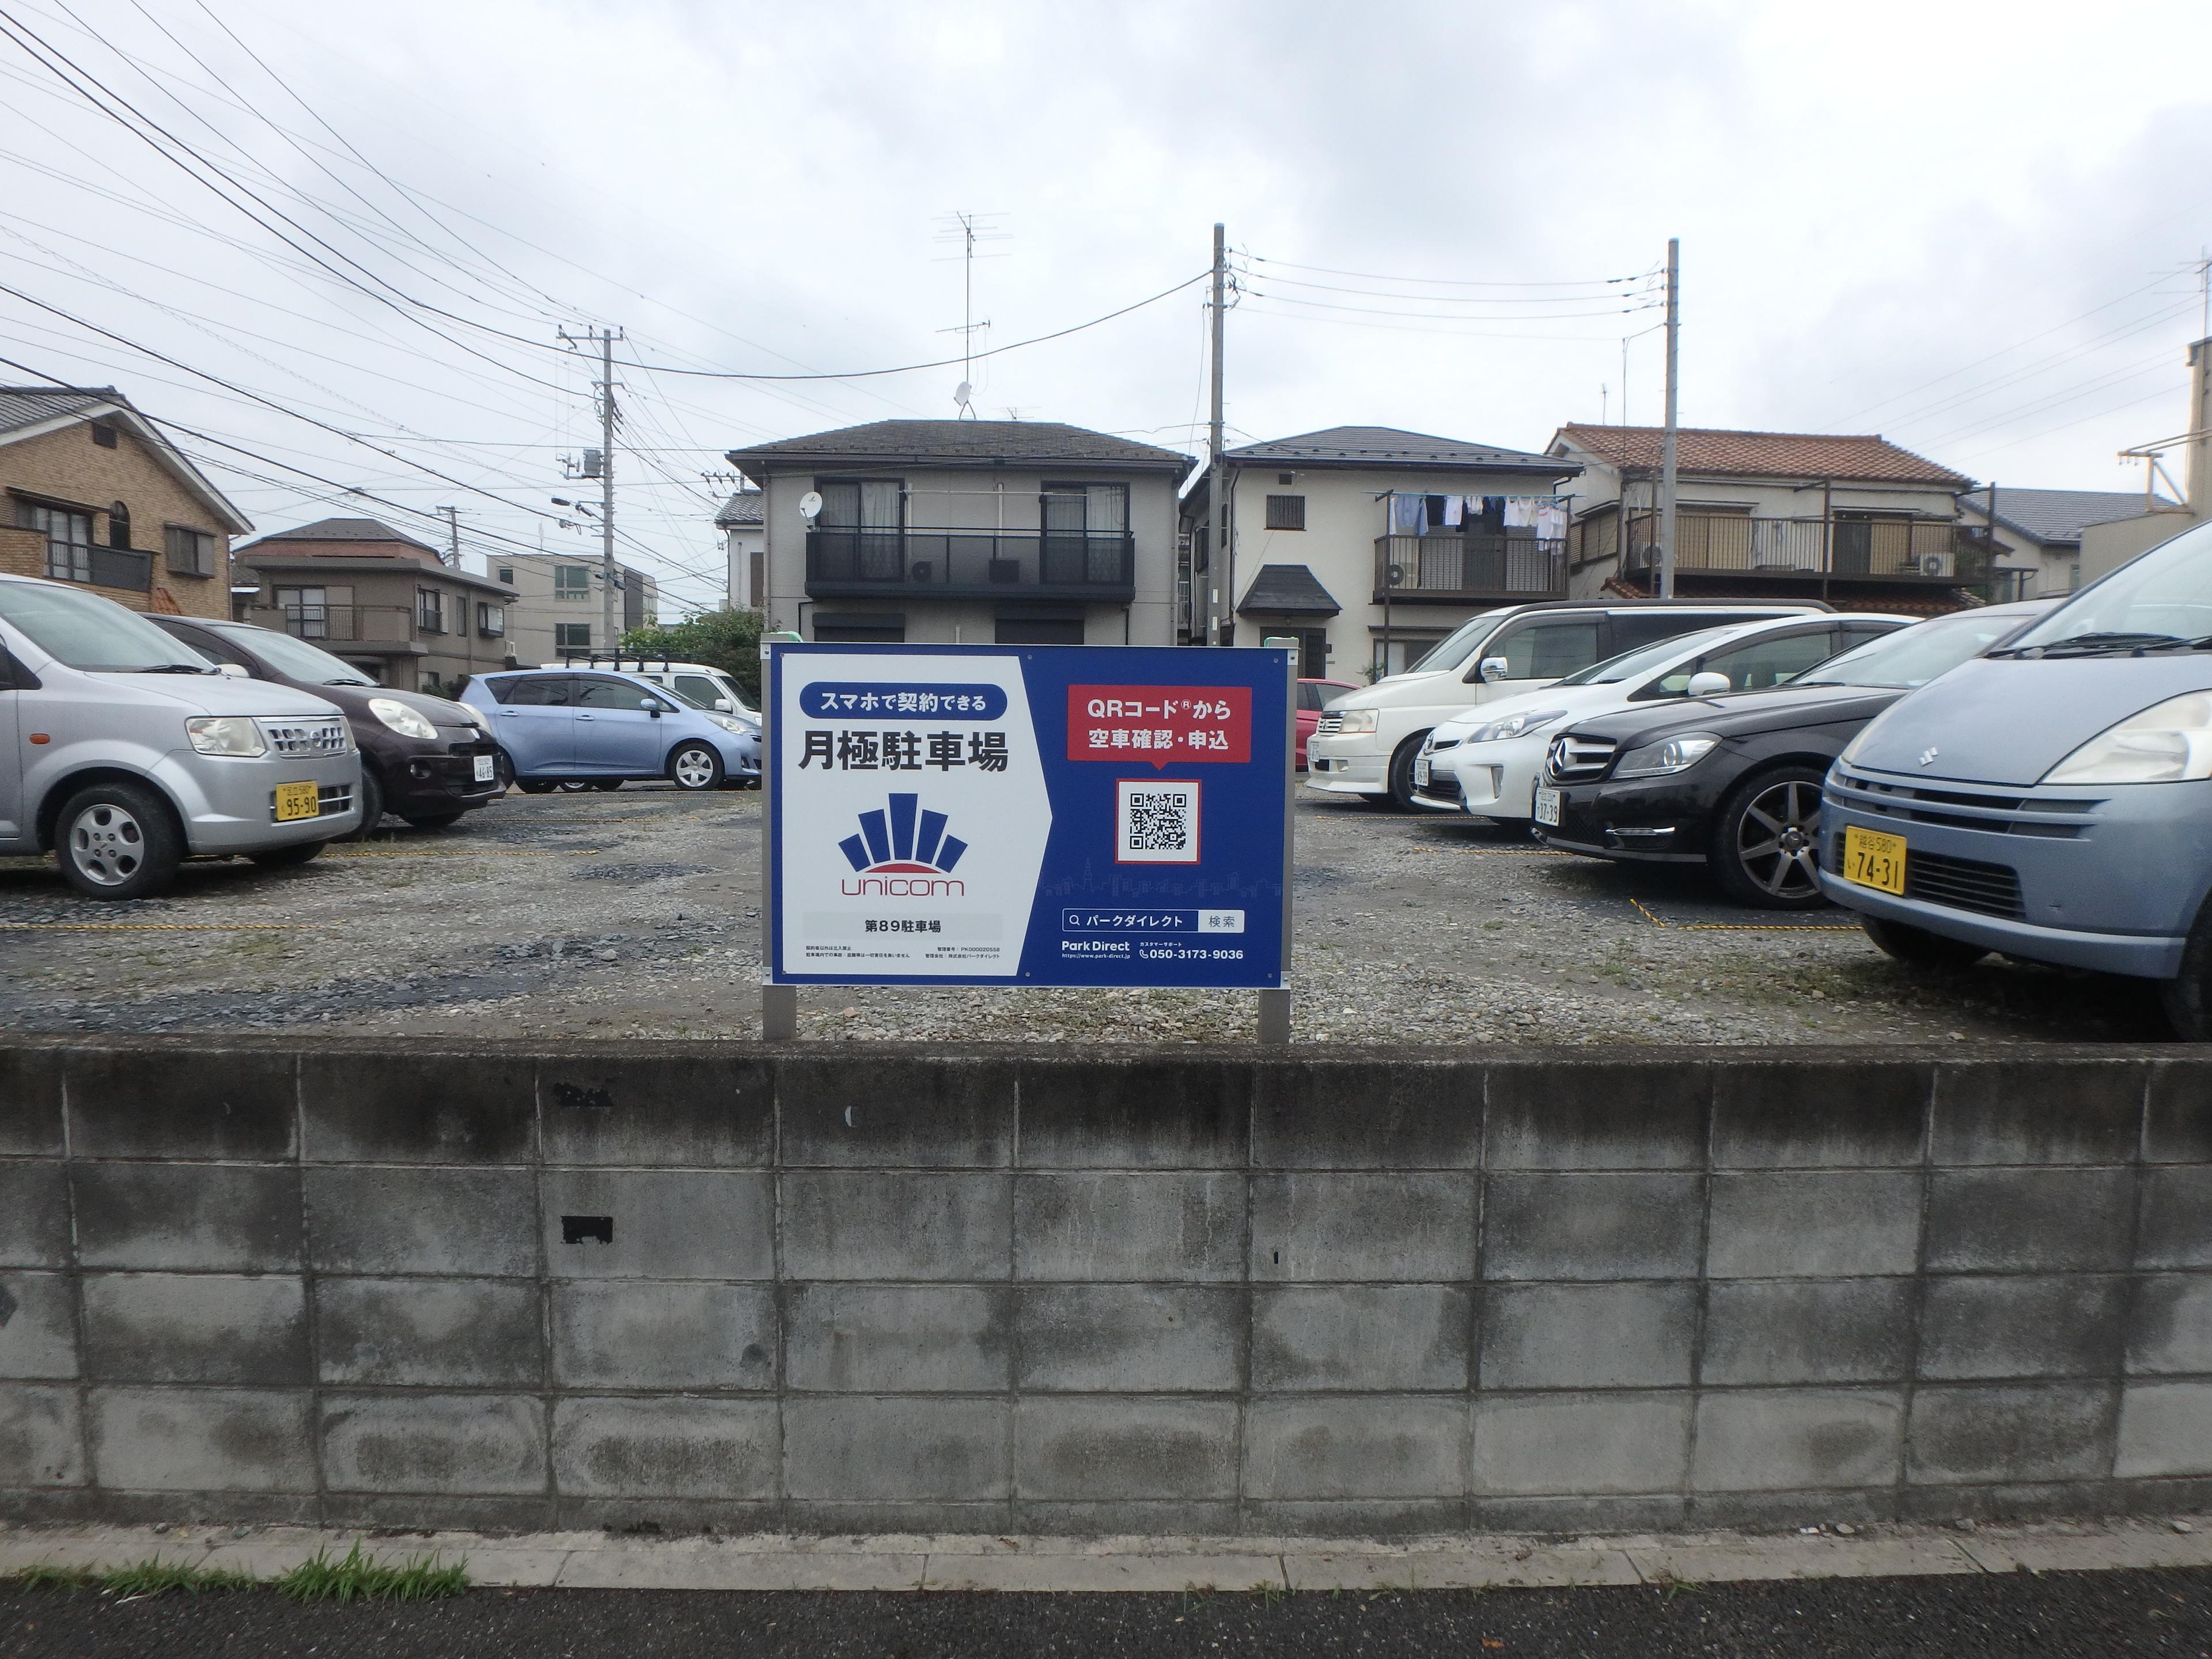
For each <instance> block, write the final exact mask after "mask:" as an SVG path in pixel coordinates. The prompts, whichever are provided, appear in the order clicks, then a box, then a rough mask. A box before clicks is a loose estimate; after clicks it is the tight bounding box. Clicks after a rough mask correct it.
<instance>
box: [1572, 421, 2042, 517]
mask: <svg viewBox="0 0 2212 1659" xmlns="http://www.w3.org/2000/svg"><path fill="white" fill-rule="evenodd" d="M1665 437H1666V429H1665V428H1662V427H1656V426H1583V425H1567V426H1563V427H1561V428H1559V432H1558V433H1557V435H1554V437H1553V440H1552V444H1553V448H1555V449H1556V448H1559V447H1562V446H1565V445H1571V446H1573V447H1575V448H1577V449H1579V450H1581V451H1583V453H1586V454H1591V455H1595V456H1597V457H1598V458H1599V459H1601V460H1603V461H1605V462H1606V463H1607V465H1612V466H1617V467H1618V466H1625V467H1626V468H1627V469H1628V470H1630V471H1638V472H1656V471H1657V470H1658V467H1659V449H1660V445H1661V442H1662V440H1664V438H1665ZM1674 464H1675V465H1676V467H1677V468H1678V469H1680V471H1682V472H1684V473H1689V474H1694V475H1697V476H1699V477H1732V478H1788V479H1791V480H1800V479H1807V478H1814V479H1818V478H1833V479H1835V480H1836V481H1837V482H1838V483H1844V482H1850V483H1917V484H1941V485H1942V486H1943V487H1944V488H1946V489H1966V488H1967V487H1968V486H1969V485H1971V484H1972V483H1973V480H1972V479H1971V478H1969V477H1966V476H1965V475H1964V474H1962V473H1957V472H1954V471H1951V469H1950V468H1948V467H1947V466H1938V465H1936V463H1935V462H1933V461H1931V460H1929V459H1926V458H1925V457H1923V456H1919V455H1916V454H1914V453H1912V452H1911V450H1909V449H1900V448H1899V447H1897V446H1896V445H1895V444H1893V443H1891V442H1890V441H1888V440H1887V439H1886V438H1884V437H1882V436H1881V435H1880V434H1879V433H1865V434H1852V433H1820V432H1730V431H1725V430H1723V429H1720V428H1711V427H1692V426H1686V427H1683V428H1680V430H1679V432H1678V433H1677V435H1676V445H1675V461H1674ZM1998 495H1999V497H2000V500H1999V501H1998V506H1999V507H2002V506H2003V501H2002V495H2003V491H2002V490H1999V491H1998Z"/></svg>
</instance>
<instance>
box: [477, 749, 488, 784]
mask: <svg viewBox="0 0 2212 1659" xmlns="http://www.w3.org/2000/svg"><path fill="white" fill-rule="evenodd" d="M491 775H492V772H491V757H490V756H489V755H478V756H477V782H478V783H489V782H490V781H491Z"/></svg>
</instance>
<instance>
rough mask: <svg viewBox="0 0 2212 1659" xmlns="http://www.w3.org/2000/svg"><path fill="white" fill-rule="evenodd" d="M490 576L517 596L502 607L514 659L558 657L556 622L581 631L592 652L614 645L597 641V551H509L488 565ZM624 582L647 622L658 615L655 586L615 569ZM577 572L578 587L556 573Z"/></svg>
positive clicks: (601, 622) (618, 608)
mask: <svg viewBox="0 0 2212 1659" xmlns="http://www.w3.org/2000/svg"><path fill="white" fill-rule="evenodd" d="M489 568H490V571H491V574H492V575H493V576H494V577H495V578H496V579H497V580H501V581H503V582H506V583H507V584H508V585H509V586H513V588H514V589H515V590H516V592H517V593H518V594H519V595H520V597H519V598H517V599H513V600H511V601H509V602H508V605H507V648H508V649H509V650H510V651H512V652H513V653H514V657H515V660H517V661H518V662H526V663H541V662H554V661H556V660H558V659H559V658H560V655H561V647H560V638H561V635H560V633H559V631H558V630H559V628H560V625H561V624H563V623H566V624H568V625H569V626H570V627H572V628H573V627H579V626H580V627H582V628H584V629H586V641H585V642H586V644H587V645H588V646H589V647H591V648H592V649H595V650H601V651H606V650H611V649H613V648H614V647H615V646H616V645H617V641H614V640H609V639H603V638H601V637H600V636H601V635H603V634H604V633H605V631H606V630H605V615H604V613H603V611H602V610H601V607H600V604H599V555H598V553H597V552H592V553H586V552H584V551H582V550H578V551H576V552H574V553H515V554H504V555H501V556H497V557H495V558H492V559H490V560H489ZM617 568H619V569H620V570H621V571H622V572H623V580H624V581H625V582H635V584H637V599H638V605H637V607H636V608H637V609H638V611H640V613H641V615H642V617H644V618H645V619H647V620H648V621H650V620H651V619H653V617H655V616H657V615H658V613H659V606H660V586H659V583H658V582H656V581H654V580H653V578H652V577H650V576H648V575H647V574H644V573H643V572H642V571H639V570H633V569H631V568H629V566H628V565H623V566H619V567H617ZM563 569H566V570H581V571H582V572H584V575H583V578H582V580H583V586H582V587H581V588H580V589H578V588H577V587H576V586H574V580H575V579H574V578H570V579H569V582H570V585H569V586H567V587H563V586H562V579H561V578H560V577H559V576H558V575H556V571H560V570H563ZM564 592H565V593H571V594H574V593H578V592H580V594H581V597H580V598H568V599H564V598H562V597H560V595H561V594H562V593H564ZM625 597H626V596H625V595H623V594H617V595H616V596H615V618H616V620H615V626H616V628H617V630H619V629H623V627H625V626H626V625H627V624H626V623H624V622H623V615H624V612H623V599H624V598H625Z"/></svg>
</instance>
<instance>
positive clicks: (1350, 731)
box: [1336, 708, 1381, 735]
mask: <svg viewBox="0 0 2212 1659" xmlns="http://www.w3.org/2000/svg"><path fill="white" fill-rule="evenodd" d="M1379 714H1381V711H1380V710H1379V709H1374V708H1347V709H1346V710H1345V711H1344V712H1343V713H1342V714H1339V715H1338V716H1337V717H1336V718H1337V721H1338V725H1337V728H1336V729H1337V730H1338V731H1340V732H1344V733H1346V734H1347V735H1354V734H1357V733H1358V732H1372V731H1373V730H1374V729H1375V722H1376V719H1377V717H1378V716H1379Z"/></svg>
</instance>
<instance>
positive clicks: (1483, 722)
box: [1413, 611, 1913, 823]
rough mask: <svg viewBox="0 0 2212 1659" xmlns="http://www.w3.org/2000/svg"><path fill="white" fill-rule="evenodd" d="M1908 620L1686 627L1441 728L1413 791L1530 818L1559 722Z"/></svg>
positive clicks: (1851, 640) (1784, 673) (1783, 663)
mask: <svg viewBox="0 0 2212 1659" xmlns="http://www.w3.org/2000/svg"><path fill="white" fill-rule="evenodd" d="M1912 620H1913V618H1911V617H1893V616H1888V615H1886V614H1882V613H1878V612H1873V611H1853V612H1831V613H1828V614H1826V615H1823V616H1813V617H1775V618H1772V619H1771V620H1768V621H1765V622H1754V623H1733V624H1731V625H1729V627H1726V628H1709V629H1705V631H1704V632H1702V633H1698V634H1685V635H1680V636H1679V637H1677V638H1675V639H1671V640H1662V641H1660V642H1659V643H1658V644H1656V645H1650V646H1645V647H1643V648H1642V649H1640V650H1637V651H1630V652H1627V653H1624V654H1623V655H1620V656H1618V657H1614V658H1612V659H1609V660H1607V661H1605V662H1601V663H1595V664H1593V665H1590V666H1589V667H1588V668H1585V669H1583V671H1581V672H1580V673H1577V674H1570V675H1568V676H1567V678H1565V679H1563V680H1559V681H1557V682H1555V683H1554V684H1551V685H1547V686H1546V687H1545V688H1544V689H1543V690H1541V691H1530V692H1526V693H1524V694H1523V695H1522V696H1517V697H1510V698H1507V699H1505V700H1504V701H1503V702H1492V703H1485V704H1484V705H1483V706H1482V707H1481V708H1471V709H1469V710H1468V712H1467V713H1466V714H1462V715H1461V716H1460V717H1459V718H1458V719H1456V720H1448V721H1446V722H1445V723H1444V724H1443V725H1442V726H1438V727H1437V729H1436V730H1435V731H1433V732H1431V733H1429V738H1428V741H1427V742H1426V743H1425V744H1422V745H1421V752H1420V755H1419V757H1418V758H1417V759H1416V760H1415V761H1414V762H1413V799H1415V800H1416V801H1418V802H1419V804H1420V805H1423V806H1426V807H1430V808H1431V809H1433V810H1435V811H1443V812H1462V811H1463V812H1467V813H1469V814H1471V815H1472V816H1474V817H1482V818H1495V819H1498V820H1501V821H1504V822H1507V823H1513V822H1520V823H1526V822H1528V820H1529V818H1530V816H1531V814H1532V813H1533V812H1534V795H1535V792H1536V779H1537V776H1538V775H1539V774H1541V772H1542V771H1543V769H1544V748H1545V745H1546V744H1548V743H1549V742H1550V741H1551V735H1552V729H1553V727H1554V726H1558V725H1559V723H1560V722H1561V721H1563V720H1567V719H1569V718H1570V717H1578V716H1583V715H1588V714H1599V713H1601V712H1604V711H1606V710H1609V709H1613V708H1623V707H1626V706H1627V705H1629V704H1632V703H1637V702H1645V701H1648V700H1651V699H1656V698H1660V697H1683V696H1717V695H1718V694H1720V693H1721V692H1723V691H1758V690H1765V689H1767V688H1769V687H1772V686H1777V685H1781V684H1784V683H1786V682H1787V681H1790V680H1792V679H1794V678H1796V677H1797V676H1798V675H1800V674H1802V673H1803V672H1804V671H1806V670H1807V669H1808V668H1810V667H1812V666H1813V665H1814V664H1815V663H1820V662H1826V660H1827V659H1829V658H1830V657H1832V656H1834V655H1835V654H1836V653H1838V651H1848V650H1850V649H1851V648H1852V647H1854V646H1859V645H1863V644H1865V643H1866V642H1867V641H1869V640H1873V639H1879V638H1880V637H1881V635H1884V634H1887V633H1891V632H1893V631H1894V630H1896V629H1899V628H1903V627H1905V626H1907V625H1909V624H1910V623H1911V622H1912Z"/></svg>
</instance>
